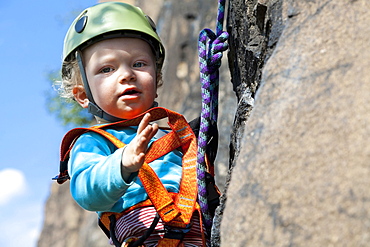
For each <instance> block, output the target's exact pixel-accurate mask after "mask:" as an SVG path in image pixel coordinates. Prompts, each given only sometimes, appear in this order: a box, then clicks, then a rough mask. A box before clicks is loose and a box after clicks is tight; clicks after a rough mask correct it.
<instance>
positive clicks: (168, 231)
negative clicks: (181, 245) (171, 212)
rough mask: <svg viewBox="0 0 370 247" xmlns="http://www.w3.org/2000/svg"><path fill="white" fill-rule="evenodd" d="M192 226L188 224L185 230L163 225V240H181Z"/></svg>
mask: <svg viewBox="0 0 370 247" xmlns="http://www.w3.org/2000/svg"><path fill="white" fill-rule="evenodd" d="M192 225H193V224H192V223H189V224H187V225H186V227H185V228H181V227H174V226H168V225H165V226H164V236H163V238H169V239H178V240H183V239H184V237H185V234H186V233H188V232H190V230H191V227H192Z"/></svg>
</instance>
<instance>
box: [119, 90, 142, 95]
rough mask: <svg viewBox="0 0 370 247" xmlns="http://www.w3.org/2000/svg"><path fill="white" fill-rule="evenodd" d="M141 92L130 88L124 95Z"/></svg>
mask: <svg viewBox="0 0 370 247" xmlns="http://www.w3.org/2000/svg"><path fill="white" fill-rule="evenodd" d="M138 93H139V92H138V91H136V90H128V91H126V92H124V93H123V95H133V94H138Z"/></svg>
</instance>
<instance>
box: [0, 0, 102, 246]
mask: <svg viewBox="0 0 370 247" xmlns="http://www.w3.org/2000/svg"><path fill="white" fill-rule="evenodd" d="M96 2H97V0H80V1H75V0H63V1H62V0H52V1H45V0H18V1H15V0H9V1H8V0H1V1H0V13H1V15H0V50H1V52H0V54H1V55H0V59H1V62H0V63H1V66H0V73H1V77H2V79H1V90H0V106H1V107H2V108H1V110H0V112H1V116H0V127H1V133H0V157H1V158H0V233H1V234H0V246H2V247H13V246H14V247H16V246H17V247H18V246H22V247H35V246H37V238H38V235H39V232H40V230H41V227H42V221H43V209H44V204H45V202H46V200H47V197H48V195H49V192H50V186H51V183H52V181H51V178H52V177H53V176H55V175H56V174H57V173H58V163H59V156H58V155H59V151H58V149H59V144H60V140H61V138H62V137H63V134H64V133H65V132H66V131H67V129H66V127H63V126H62V125H61V124H60V122H59V121H58V120H57V119H56V117H54V116H53V115H50V114H49V113H48V111H47V106H46V97H45V92H46V91H48V90H51V86H50V84H49V82H48V79H47V75H48V72H50V71H53V70H58V69H59V68H60V62H61V54H62V45H63V37H64V34H65V33H66V31H67V29H68V26H69V24H70V23H71V22H72V20H73V18H74V17H75V16H74V14H73V13H76V11H78V12H79V11H81V10H82V9H84V8H85V7H88V6H91V5H93V4H95V3H96Z"/></svg>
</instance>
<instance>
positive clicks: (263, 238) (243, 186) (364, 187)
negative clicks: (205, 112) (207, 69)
mask: <svg viewBox="0 0 370 247" xmlns="http://www.w3.org/2000/svg"><path fill="white" fill-rule="evenodd" d="M131 2H133V1H131ZM216 2H217V1H211V0H203V1H194V0H183V1H175V0H168V1H165V0H153V1H142V0H138V1H136V4H138V5H139V6H141V7H142V8H143V9H144V11H145V12H147V13H148V14H149V15H150V16H152V18H153V19H154V20H157V24H158V30H159V32H160V35H161V37H162V39H163V42H164V43H165V46H166V48H167V64H166V65H165V67H166V70H165V73H164V86H163V88H162V89H161V90H160V92H159V95H160V96H159V103H160V105H162V106H164V107H168V108H170V109H173V110H176V111H179V112H181V113H183V114H184V115H185V116H186V117H187V118H188V120H191V119H192V118H194V117H196V116H198V115H199V113H200V85H199V69H198V58H197V37H198V33H199V31H200V30H201V29H203V28H205V27H209V28H211V29H214V26H215V18H216V11H217V4H216ZM369 8H370V3H369V2H368V1H366V0H351V1H345V0H336V1H334V0H325V1H295V0H286V1H283V0H233V1H228V8H227V9H228V10H227V11H228V17H227V31H228V32H229V34H230V40H229V44H230V50H229V53H228V56H227V58H226V57H225V61H224V65H226V64H227V61H226V59H227V60H228V64H229V68H227V66H223V67H222V68H221V71H220V72H221V78H220V79H221V80H220V107H221V108H220V117H219V119H220V121H219V129H220V148H219V154H218V160H217V162H216V164H217V167H216V168H217V170H216V178H217V179H218V180H217V182H218V185H219V186H220V187H221V189H222V190H223V191H224V192H225V193H224V194H223V196H222V204H221V206H220V207H219V208H218V210H217V216H216V218H215V224H214V228H213V231H212V233H213V237H212V245H213V246H243V247H244V246H367V245H368V243H369V241H370V234H369V232H370V216H369V215H370V191H369V187H370V166H369V165H370V162H369V160H370V145H369V141H368V136H369V135H370V114H369V112H370V98H369V97H368V94H369V92H370V84H369V83H368V81H370V72H369V69H368V68H369V67H370V50H369V49H368V47H367V44H369V43H370V28H369V23H370V16H369V15H368V9H369ZM229 70H230V73H229ZM230 74H231V82H232V83H229V82H230ZM233 91H234V92H233ZM229 166H230V169H229V172H228V175H227V178H226V183H225V177H226V173H227V171H228V167H229ZM224 185H225V186H224ZM224 187H225V188H224ZM58 195H59V197H58V198H59V199H57V196H58ZM60 198H62V200H63V201H64V202H63V205H61V204H60V203H58V202H57V200H61V199H60ZM70 215H73V217H70ZM95 222H96V216H95V214H94V213H88V212H85V211H83V210H82V209H80V208H79V207H78V206H77V205H76V204H75V203H74V202H73V200H72V199H71V198H70V195H69V192H68V185H64V186H59V187H58V186H57V185H53V186H52V192H51V195H50V198H49V200H48V202H47V204H46V209H45V224H44V229H43V232H42V234H41V236H40V240H39V244H38V246H40V247H42V246H68V247H73V246H89V247H97V246H107V245H108V244H107V239H106V237H105V236H104V235H103V233H102V232H101V231H100V229H98V228H97V227H96V223H95Z"/></svg>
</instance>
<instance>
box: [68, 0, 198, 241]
mask: <svg viewBox="0 0 370 247" xmlns="http://www.w3.org/2000/svg"><path fill="white" fill-rule="evenodd" d="M164 57H165V50H164V47H163V45H162V43H161V40H160V38H159V37H158V35H157V33H156V29H155V25H154V23H153V21H152V20H151V19H150V18H149V17H148V16H146V15H145V14H144V13H143V12H142V11H141V10H140V9H139V8H137V7H134V6H131V5H128V4H124V3H118V2H106V3H101V4H98V5H95V6H93V7H91V8H88V9H86V10H84V11H83V12H82V13H81V14H80V15H79V16H78V17H77V18H76V20H75V21H74V22H73V23H72V25H71V27H70V29H69V30H68V32H67V35H66V37H65V41H64V50H63V66H62V90H63V93H64V95H63V96H64V97H69V98H72V99H74V100H76V101H77V102H78V103H79V104H80V105H81V106H82V107H83V108H88V110H89V112H90V113H92V114H94V115H95V117H96V119H97V121H98V123H99V124H105V123H111V122H117V121H120V120H124V119H131V118H134V117H135V116H137V115H139V114H141V113H144V112H146V111H147V110H149V109H151V108H152V107H154V106H155V98H156V97H157V88H158V87H159V86H160V85H161V69H162V65H163V61H164ZM150 121H151V115H150V114H149V113H147V114H146V115H145V116H144V117H143V119H142V120H141V122H140V124H139V125H138V126H137V127H125V128H111V129H110V128H108V129H105V131H107V132H108V133H110V134H112V135H113V136H115V137H116V138H118V139H119V140H121V141H122V142H124V143H125V144H127V145H126V146H125V147H124V148H119V149H117V148H116V147H115V146H114V145H113V144H112V143H111V142H109V141H107V140H106V139H105V138H104V137H103V136H101V135H99V134H96V133H94V132H87V133H85V134H83V135H81V136H80V137H79V138H78V139H77V141H76V142H75V143H74V146H73V149H72V150H71V153H70V159H69V163H68V172H69V175H70V177H71V183H70V190H71V194H72V196H73V198H74V199H75V200H76V202H77V203H78V204H79V205H80V206H81V207H82V208H84V209H86V210H89V211H97V212H98V215H99V216H101V215H102V213H104V212H117V213H119V212H123V211H125V210H127V209H128V208H130V207H132V206H134V205H136V204H138V203H140V202H143V201H145V200H146V199H148V195H147V193H146V191H145V189H144V187H143V184H142V183H141V181H140V180H139V179H138V178H137V176H138V171H139V169H140V168H141V167H142V165H143V162H144V158H145V155H146V150H147V148H148V146H150V145H151V143H152V142H153V141H155V140H157V139H158V138H159V137H160V136H163V135H164V134H166V133H165V132H164V131H163V130H161V129H159V127H158V125H157V124H156V123H154V124H151V123H150ZM182 155H183V154H182V152H180V151H178V150H174V151H171V152H169V153H167V154H166V155H164V156H162V157H161V158H159V159H156V160H154V161H153V162H151V163H150V166H151V167H152V168H153V170H154V171H155V172H156V174H157V175H158V177H159V178H160V180H161V182H162V183H163V185H164V187H165V188H166V189H167V191H169V192H175V193H177V192H178V191H179V186H180V182H181V175H182ZM155 215H156V210H155V208H154V207H153V206H149V207H142V208H136V209H133V210H131V211H130V212H128V213H127V214H124V215H123V216H122V217H121V218H119V219H118V220H117V222H116V225H115V235H116V237H117V239H118V241H119V242H120V243H122V242H123V241H124V240H125V239H128V238H130V237H136V238H139V237H141V236H142V235H143V234H145V233H146V231H147V230H148V228H149V226H150V225H151V224H152V222H153V219H154V218H155ZM164 232H165V227H164V224H163V222H162V221H161V220H160V221H159V223H158V224H157V225H156V226H155V230H154V231H153V232H152V233H151V234H150V236H149V237H148V238H147V239H146V241H145V244H146V246H157V244H158V241H159V239H161V238H162V237H163V235H164ZM113 242H114V241H113V240H112V239H111V241H110V243H111V245H113V244H116V245H117V243H113ZM182 244H183V245H184V246H204V239H203V235H202V233H201V223H200V219H199V216H197V215H196V214H194V216H193V218H192V227H191V229H190V231H189V232H187V233H186V234H185V237H184V239H183V241H182ZM118 245H119V244H118Z"/></svg>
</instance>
